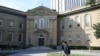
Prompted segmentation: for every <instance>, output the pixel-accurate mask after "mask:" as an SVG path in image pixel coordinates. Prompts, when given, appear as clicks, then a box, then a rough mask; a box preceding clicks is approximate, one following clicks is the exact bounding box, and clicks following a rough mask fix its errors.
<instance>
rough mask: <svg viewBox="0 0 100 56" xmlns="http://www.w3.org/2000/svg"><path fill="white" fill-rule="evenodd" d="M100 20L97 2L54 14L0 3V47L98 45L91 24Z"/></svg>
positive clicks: (45, 10)
mask: <svg viewBox="0 0 100 56" xmlns="http://www.w3.org/2000/svg"><path fill="white" fill-rule="evenodd" d="M99 22H100V5H95V6H84V7H80V8H77V9H74V10H71V11H65V12H61V13H57V12H56V11H55V10H52V9H49V8H46V7H44V6H39V7H37V8H34V9H31V10H28V11H26V12H22V11H18V10H15V9H11V8H7V7H3V6H0V46H8V45H10V46H17V47H19V46H20V45H21V44H25V46H29V45H32V46H49V45H53V46H57V45H62V44H61V42H62V41H67V42H68V44H69V45H70V46H73V47H75V46H76V47H82V46H84V47H90V46H91V47H100V39H96V37H95V36H94V31H95V30H93V28H92V26H93V24H96V23H99Z"/></svg>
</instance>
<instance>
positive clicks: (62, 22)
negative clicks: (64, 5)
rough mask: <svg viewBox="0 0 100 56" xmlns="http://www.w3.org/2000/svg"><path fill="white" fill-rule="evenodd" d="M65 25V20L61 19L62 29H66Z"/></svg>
mask: <svg viewBox="0 0 100 56" xmlns="http://www.w3.org/2000/svg"><path fill="white" fill-rule="evenodd" d="M64 25H65V23H64V20H61V29H62V30H64V28H65V27H64Z"/></svg>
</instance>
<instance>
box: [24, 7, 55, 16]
mask: <svg viewBox="0 0 100 56" xmlns="http://www.w3.org/2000/svg"><path fill="white" fill-rule="evenodd" d="M26 14H27V15H30V16H37V15H38V16H39V15H40V16H41V15H42V16H43V15H45V16H46V15H49V16H50V15H53V16H54V15H57V12H56V11H54V10H51V9H49V8H47V7H44V6H39V7H37V8H34V9H31V10H28V11H27V13H26Z"/></svg>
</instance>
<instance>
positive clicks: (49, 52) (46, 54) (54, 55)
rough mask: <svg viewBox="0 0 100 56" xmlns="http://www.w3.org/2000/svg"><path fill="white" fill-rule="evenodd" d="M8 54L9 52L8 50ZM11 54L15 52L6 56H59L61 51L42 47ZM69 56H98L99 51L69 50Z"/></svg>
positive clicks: (99, 54)
mask: <svg viewBox="0 0 100 56" xmlns="http://www.w3.org/2000/svg"><path fill="white" fill-rule="evenodd" d="M0 52H5V51H3V50H1V51H0ZM8 52H10V50H9V51H8ZM11 52H12V51H11ZM13 52H17V53H15V54H12V55H8V56H61V55H62V52H63V51H62V50H59V51H58V50H53V49H51V48H48V47H44V46H43V47H31V48H28V49H25V50H19V51H18V50H17V51H16V50H13ZM6 53H7V51H6ZM71 56H100V51H99V50H71Z"/></svg>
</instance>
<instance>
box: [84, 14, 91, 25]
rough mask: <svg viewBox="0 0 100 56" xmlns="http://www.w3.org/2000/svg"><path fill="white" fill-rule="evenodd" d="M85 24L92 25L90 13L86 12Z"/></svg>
mask: <svg viewBox="0 0 100 56" xmlns="http://www.w3.org/2000/svg"><path fill="white" fill-rule="evenodd" d="M85 26H86V27H89V26H91V18H90V15H89V14H86V15H85Z"/></svg>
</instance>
